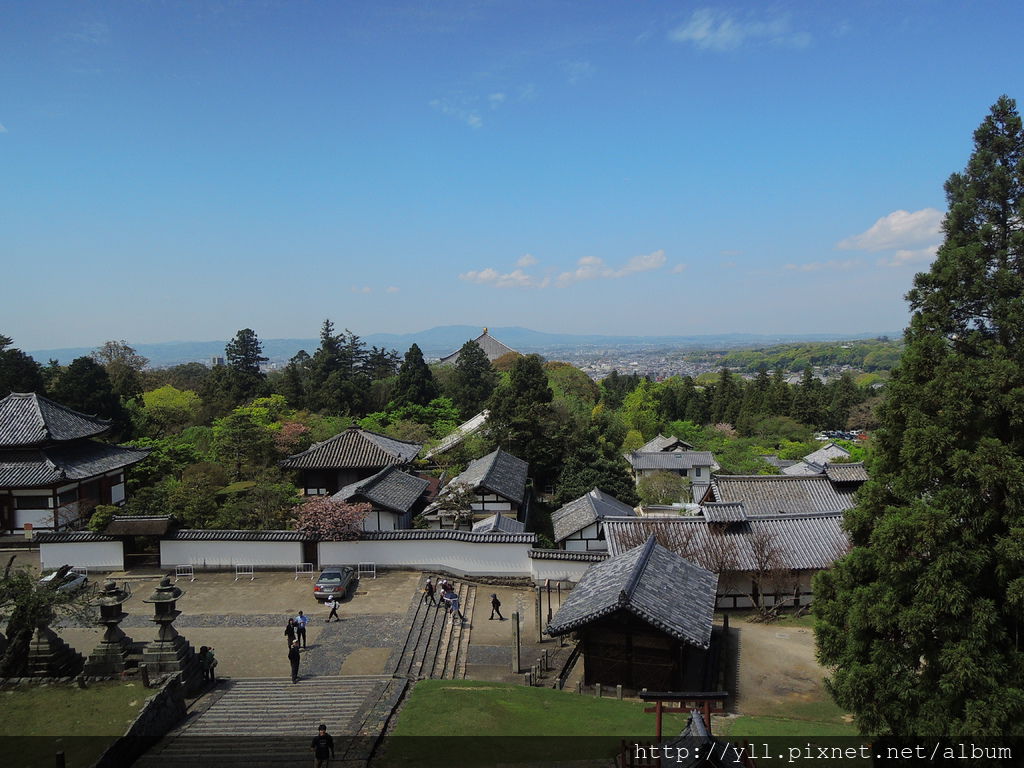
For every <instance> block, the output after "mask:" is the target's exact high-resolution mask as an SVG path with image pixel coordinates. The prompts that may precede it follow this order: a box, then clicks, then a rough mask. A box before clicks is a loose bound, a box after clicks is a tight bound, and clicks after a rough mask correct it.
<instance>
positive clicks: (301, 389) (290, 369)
mask: <svg viewBox="0 0 1024 768" xmlns="http://www.w3.org/2000/svg"><path fill="white" fill-rule="evenodd" d="M311 368H312V358H311V357H310V356H309V353H308V352H306V350H304V349H300V350H299V351H298V352H296V353H295V355H294V356H293V357H292V359H291V360H289V361H288V365H286V366H285V367H284V371H283V374H284V375H283V376H282V378H281V381H280V383H279V387H280V390H281V392H280V394H282V395H284V398H285V400H287V401H288V405H290V406H291V407H292V408H295V409H296V410H299V409H302V408H306V407H308V399H307V391H308V389H309V384H310V381H309V379H310V373H311Z"/></svg>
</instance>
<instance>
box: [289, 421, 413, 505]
mask: <svg viewBox="0 0 1024 768" xmlns="http://www.w3.org/2000/svg"><path fill="white" fill-rule="evenodd" d="M422 448H423V446H422V445H420V444H419V443H407V442H405V441H403V440H395V439H394V438H393V437H387V436H386V435H381V434H378V433H376V432H371V431H369V430H368V429H360V428H359V427H358V426H357V425H355V424H353V425H352V426H351V427H349V428H348V429H346V430H345V431H344V432H342V433H341V434H338V435H335V436H334V437H332V438H329V439H327V440H324V441H323V442H322V443H316V444H315V445H313V446H312V447H310V448H308V449H306V450H305V451H302V452H301V453H296V454H294V455H292V456H289V457H288V458H287V459H285V460H284V461H282V462H281V466H282V467H284V468H285V469H297V470H299V471H300V472H301V474H302V480H301V482H300V486H301V487H302V489H303V492H304V493H305V494H306V495H307V496H329V495H333V494H335V493H337V492H338V491H340V490H341V489H342V488H345V487H346V486H349V485H351V484H352V483H355V482H357V481H359V480H365V479H367V478H369V477H372V476H373V475H376V474H377V473H378V472H380V471H381V470H382V469H385V468H386V467H398V468H399V469H404V468H406V467H408V466H410V465H411V464H412V462H413V461H414V460H415V459H416V457H417V456H419V453H420V450H421V449H422Z"/></svg>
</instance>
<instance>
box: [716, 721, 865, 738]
mask: <svg viewBox="0 0 1024 768" xmlns="http://www.w3.org/2000/svg"><path fill="white" fill-rule="evenodd" d="M719 722H720V723H721V725H722V736H723V737H727V738H730V739H733V740H742V739H752V738H760V737H768V736H777V737H804V738H820V737H829V736H856V735H857V729H856V728H855V727H853V725H851V724H850V723H837V722H822V721H818V720H797V719H793V718H787V717H751V716H748V715H741V716H740V717H736V718H730V719H728V720H721V721H719Z"/></svg>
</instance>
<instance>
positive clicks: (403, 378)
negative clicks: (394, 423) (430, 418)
mask: <svg viewBox="0 0 1024 768" xmlns="http://www.w3.org/2000/svg"><path fill="white" fill-rule="evenodd" d="M438 394H439V392H438V389H437V382H436V381H434V374H432V373H431V372H430V368H429V367H428V366H427V363H426V361H425V360H424V359H423V352H422V351H420V348H419V345H418V344H413V345H412V346H411V347H409V351H408V352H406V353H405V360H403V361H402V367H401V368H399V369H398V381H397V382H396V384H395V393H394V396H393V397H394V400H393V403H394V405H395V406H396V407H401V406H403V405H426V404H427V403H429V402H430V401H431V400H433V399H434V398H435V397H437V396H438Z"/></svg>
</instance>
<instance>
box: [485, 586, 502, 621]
mask: <svg viewBox="0 0 1024 768" xmlns="http://www.w3.org/2000/svg"><path fill="white" fill-rule="evenodd" d="M494 614H498V621H504V620H505V617H504V616H502V615H501V600H499V599H498V596H497V595H496V594H494V593H493V592H492V593H491V618H490V619H488V621H490V620H491V619H493V618H494Z"/></svg>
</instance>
